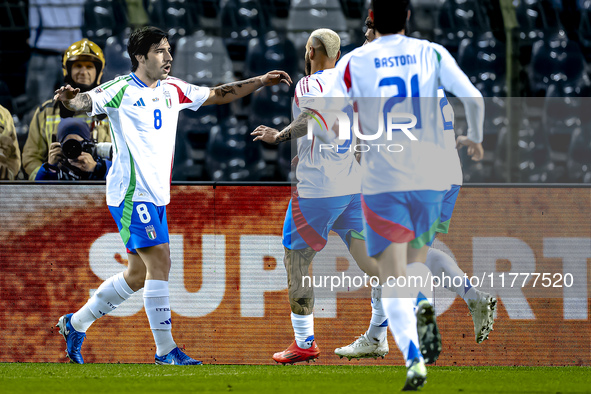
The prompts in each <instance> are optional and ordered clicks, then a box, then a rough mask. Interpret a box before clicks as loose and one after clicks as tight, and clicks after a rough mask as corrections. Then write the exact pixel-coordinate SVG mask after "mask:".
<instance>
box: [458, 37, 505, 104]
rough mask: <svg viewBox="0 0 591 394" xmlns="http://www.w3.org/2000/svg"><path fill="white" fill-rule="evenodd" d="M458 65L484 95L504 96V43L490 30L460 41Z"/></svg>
mask: <svg viewBox="0 0 591 394" xmlns="http://www.w3.org/2000/svg"><path fill="white" fill-rule="evenodd" d="M458 65H459V66H460V68H461V69H462V70H463V71H464V72H465V73H466V75H467V76H468V77H469V78H470V80H471V81H472V83H473V84H474V85H475V86H476V88H478V90H480V92H481V93H482V94H483V95H484V96H485V97H491V96H496V97H503V96H505V95H506V94H505V91H506V87H505V76H506V69H507V66H506V50H505V44H504V43H502V42H500V41H499V40H497V39H496V38H495V37H494V36H493V35H492V33H491V32H486V33H483V34H481V35H480V36H478V37H476V38H474V39H470V38H466V39H464V40H462V41H461V43H460V47H459V50H458Z"/></svg>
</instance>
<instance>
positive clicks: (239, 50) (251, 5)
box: [220, 0, 269, 61]
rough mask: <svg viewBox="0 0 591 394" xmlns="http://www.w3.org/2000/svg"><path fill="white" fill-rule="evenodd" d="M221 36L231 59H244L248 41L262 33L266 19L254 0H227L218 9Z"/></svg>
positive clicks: (266, 25) (265, 28)
mask: <svg viewBox="0 0 591 394" xmlns="http://www.w3.org/2000/svg"><path fill="white" fill-rule="evenodd" d="M220 18H221V25H222V37H223V39H224V44H225V45H226V47H227V49H228V53H229V54H230V58H231V59H232V60H233V61H244V59H245V57H246V48H247V46H248V42H249V41H250V40H251V39H252V38H254V37H259V36H261V35H263V34H264V33H265V32H266V31H267V29H268V26H269V22H268V20H266V19H265V15H264V13H263V11H262V9H261V7H260V5H259V3H258V2H257V1H255V0H227V1H226V2H224V3H222V5H221V10H220Z"/></svg>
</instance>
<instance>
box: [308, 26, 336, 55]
mask: <svg viewBox="0 0 591 394" xmlns="http://www.w3.org/2000/svg"><path fill="white" fill-rule="evenodd" d="M310 38H312V44H313V45H314V39H316V40H318V41H320V43H321V44H322V45H323V46H324V50H325V51H326V56H328V58H329V59H336V58H337V56H338V55H339V51H340V50H341V38H340V37H339V35H338V34H337V33H336V32H334V31H332V30H330V29H317V30H314V31H313V32H312V34H310Z"/></svg>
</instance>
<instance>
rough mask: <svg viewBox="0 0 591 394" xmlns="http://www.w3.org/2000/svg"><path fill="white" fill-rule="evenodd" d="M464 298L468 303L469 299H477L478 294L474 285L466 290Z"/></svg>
mask: <svg viewBox="0 0 591 394" xmlns="http://www.w3.org/2000/svg"><path fill="white" fill-rule="evenodd" d="M462 298H463V299H464V301H466V304H467V303H468V301H474V300H477V299H478V294H477V293H476V289H475V288H474V287H470V289H468V291H467V292H466V294H464V296H463V297H462Z"/></svg>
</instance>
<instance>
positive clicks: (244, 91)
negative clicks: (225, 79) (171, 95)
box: [203, 71, 291, 105]
mask: <svg viewBox="0 0 591 394" xmlns="http://www.w3.org/2000/svg"><path fill="white" fill-rule="evenodd" d="M281 82H283V83H286V84H287V85H290V84H291V78H290V77H289V75H288V74H287V73H286V72H285V71H271V72H269V73H267V74H265V75H262V76H259V77H254V78H250V79H247V80H245V81H238V82H232V83H227V84H225V85H221V86H217V87H215V88H211V89H210V92H209V98H208V99H207V100H206V101H205V103H203V105H212V104H227V103H230V102H232V101H234V100H237V99H239V98H242V97H244V96H248V95H249V94H251V93H252V92H254V91H255V90H257V89H258V88H260V87H262V86H272V85H277V84H278V83H281Z"/></svg>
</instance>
